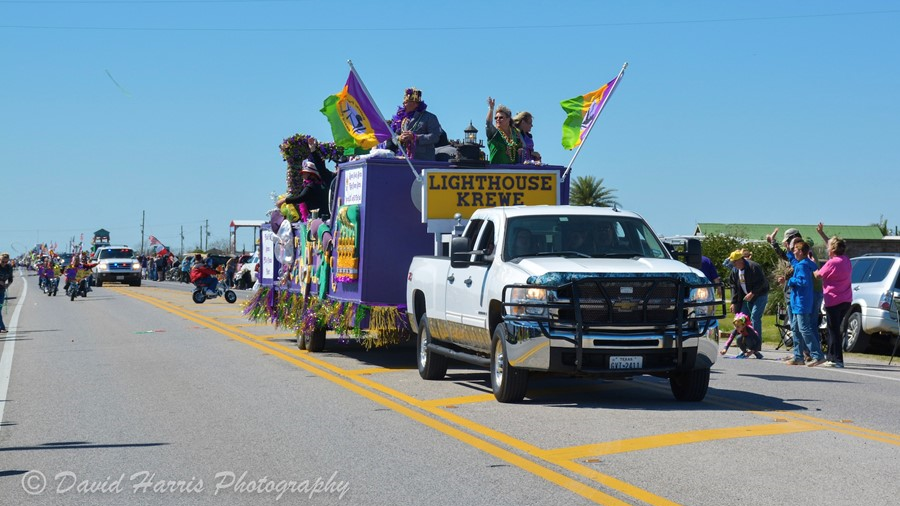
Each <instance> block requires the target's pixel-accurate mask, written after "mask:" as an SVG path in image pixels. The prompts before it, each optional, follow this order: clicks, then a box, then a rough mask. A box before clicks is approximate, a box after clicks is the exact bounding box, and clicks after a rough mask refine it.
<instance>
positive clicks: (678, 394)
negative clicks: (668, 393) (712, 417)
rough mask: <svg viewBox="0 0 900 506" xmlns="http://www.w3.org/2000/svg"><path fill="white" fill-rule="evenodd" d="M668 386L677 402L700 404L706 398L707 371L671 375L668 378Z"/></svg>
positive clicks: (693, 370)
mask: <svg viewBox="0 0 900 506" xmlns="http://www.w3.org/2000/svg"><path fill="white" fill-rule="evenodd" d="M669 386H671V387H672V393H673V394H674V395H675V398H676V399H678V400H679V401H686V402H700V401H702V400H703V398H704V397H706V391H707V390H708V389H709V369H692V370H690V371H684V372H678V373H672V376H671V377H669Z"/></svg>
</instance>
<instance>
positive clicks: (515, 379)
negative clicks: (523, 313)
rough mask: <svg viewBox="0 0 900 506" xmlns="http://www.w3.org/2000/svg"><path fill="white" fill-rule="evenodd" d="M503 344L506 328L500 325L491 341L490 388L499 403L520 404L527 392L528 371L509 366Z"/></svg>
mask: <svg viewBox="0 0 900 506" xmlns="http://www.w3.org/2000/svg"><path fill="white" fill-rule="evenodd" d="M504 342H506V326H505V325H503V324H500V325H497V328H496V329H495V330H494V337H493V338H492V339H491V388H492V389H493V390H494V397H495V398H496V399H497V400H498V401H500V402H520V401H521V400H522V399H524V398H525V393H526V392H528V371H527V370H524V369H517V368H515V367H513V366H511V365H509V360H508V359H507V358H506V347H505V346H504V344H503V343H504Z"/></svg>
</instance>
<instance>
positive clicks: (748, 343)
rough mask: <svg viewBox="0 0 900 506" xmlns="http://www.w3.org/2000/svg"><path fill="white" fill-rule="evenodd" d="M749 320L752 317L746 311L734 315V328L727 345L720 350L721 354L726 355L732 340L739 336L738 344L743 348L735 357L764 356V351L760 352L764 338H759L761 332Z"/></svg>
mask: <svg viewBox="0 0 900 506" xmlns="http://www.w3.org/2000/svg"><path fill="white" fill-rule="evenodd" d="M749 320H750V317H749V316H747V315H745V314H744V313H738V314H736V315H734V330H732V331H731V335H730V336H728V340H727V341H725V347H724V348H722V349H721V350H720V351H719V354H720V355H724V354H725V353H726V352H727V351H728V348H729V347H730V346H731V342H732V341H734V339H735V338H737V345H738V348H740V349H741V353H739V354H737V355H735V356H734V358H748V357H750V356H751V355H753V356H755V357H756V358H758V359H760V358H763V355H762V353H760V352H759V350H760V348H762V340H761V339H760V338H759V333H758V332H756V330H755V329H754V328H753V327H752V326H751V325H749Z"/></svg>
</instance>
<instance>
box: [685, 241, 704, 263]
mask: <svg viewBox="0 0 900 506" xmlns="http://www.w3.org/2000/svg"><path fill="white" fill-rule="evenodd" d="M686 260H687V261H686V262H685V263H686V264H688V266H690V267H693V268H695V269H699V268H700V265H701V264H702V263H703V245H702V244H701V243H700V239H688V240H687V258H686Z"/></svg>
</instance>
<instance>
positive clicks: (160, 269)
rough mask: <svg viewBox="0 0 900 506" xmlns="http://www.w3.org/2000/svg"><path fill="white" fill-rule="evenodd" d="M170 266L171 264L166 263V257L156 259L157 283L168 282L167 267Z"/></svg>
mask: <svg viewBox="0 0 900 506" xmlns="http://www.w3.org/2000/svg"><path fill="white" fill-rule="evenodd" d="M168 265H169V262H168V261H166V256H165V255H163V256H161V257H159V258H157V259H156V280H157V281H165V280H166V267H167V266H168Z"/></svg>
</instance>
